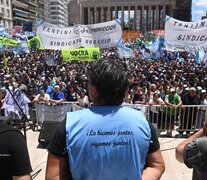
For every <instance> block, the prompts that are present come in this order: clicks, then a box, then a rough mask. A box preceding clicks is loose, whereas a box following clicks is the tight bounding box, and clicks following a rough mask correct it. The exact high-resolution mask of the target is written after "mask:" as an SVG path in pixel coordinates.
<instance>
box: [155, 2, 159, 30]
mask: <svg viewBox="0 0 207 180" xmlns="http://www.w3.org/2000/svg"><path fill="white" fill-rule="evenodd" d="M155 22H156V29H159V7H158V6H156V20H155Z"/></svg>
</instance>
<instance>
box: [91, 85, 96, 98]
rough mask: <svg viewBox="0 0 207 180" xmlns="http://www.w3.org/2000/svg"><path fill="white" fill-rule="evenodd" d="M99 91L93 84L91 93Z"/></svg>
mask: <svg viewBox="0 0 207 180" xmlns="http://www.w3.org/2000/svg"><path fill="white" fill-rule="evenodd" d="M96 93H97V90H96V87H95V86H91V95H93V96H94V95H95V94H96Z"/></svg>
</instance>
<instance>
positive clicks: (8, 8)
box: [0, 0, 13, 29]
mask: <svg viewBox="0 0 207 180" xmlns="http://www.w3.org/2000/svg"><path fill="white" fill-rule="evenodd" d="M0 25H3V26H4V27H5V28H6V29H11V28H12V27H13V19H12V4H11V0H0Z"/></svg>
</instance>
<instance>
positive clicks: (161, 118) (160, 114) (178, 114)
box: [35, 102, 207, 133]
mask: <svg viewBox="0 0 207 180" xmlns="http://www.w3.org/2000/svg"><path fill="white" fill-rule="evenodd" d="M90 105H91V104H89V105H88V106H90ZM123 106H128V107H130V108H133V109H136V110H138V111H142V112H143V113H144V114H145V116H146V118H147V119H148V120H149V121H150V122H151V123H153V124H154V125H155V126H156V127H157V128H158V130H159V131H172V130H176V131H178V132H180V133H181V132H186V133H189V132H194V131H197V130H198V129H200V128H202V127H203V124H204V122H205V121H206V118H207V113H206V111H207V106H204V105H183V106H182V107H179V108H178V109H173V108H172V107H169V106H158V105H155V106H154V105H153V106H149V105H136V104H123ZM82 108H84V107H80V106H78V105H77V104H76V103H75V102H64V103H60V104H53V105H51V104H48V103H35V109H36V119H37V120H36V122H37V124H40V125H41V124H42V123H43V122H44V121H62V120H63V119H64V118H65V116H66V113H67V112H70V111H76V110H79V109H82Z"/></svg>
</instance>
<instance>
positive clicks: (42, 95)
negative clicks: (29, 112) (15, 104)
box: [33, 90, 50, 102]
mask: <svg viewBox="0 0 207 180" xmlns="http://www.w3.org/2000/svg"><path fill="white" fill-rule="evenodd" d="M49 100H50V96H49V94H46V93H45V91H44V90H40V91H39V94H37V96H35V98H34V99H33V102H49Z"/></svg>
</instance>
